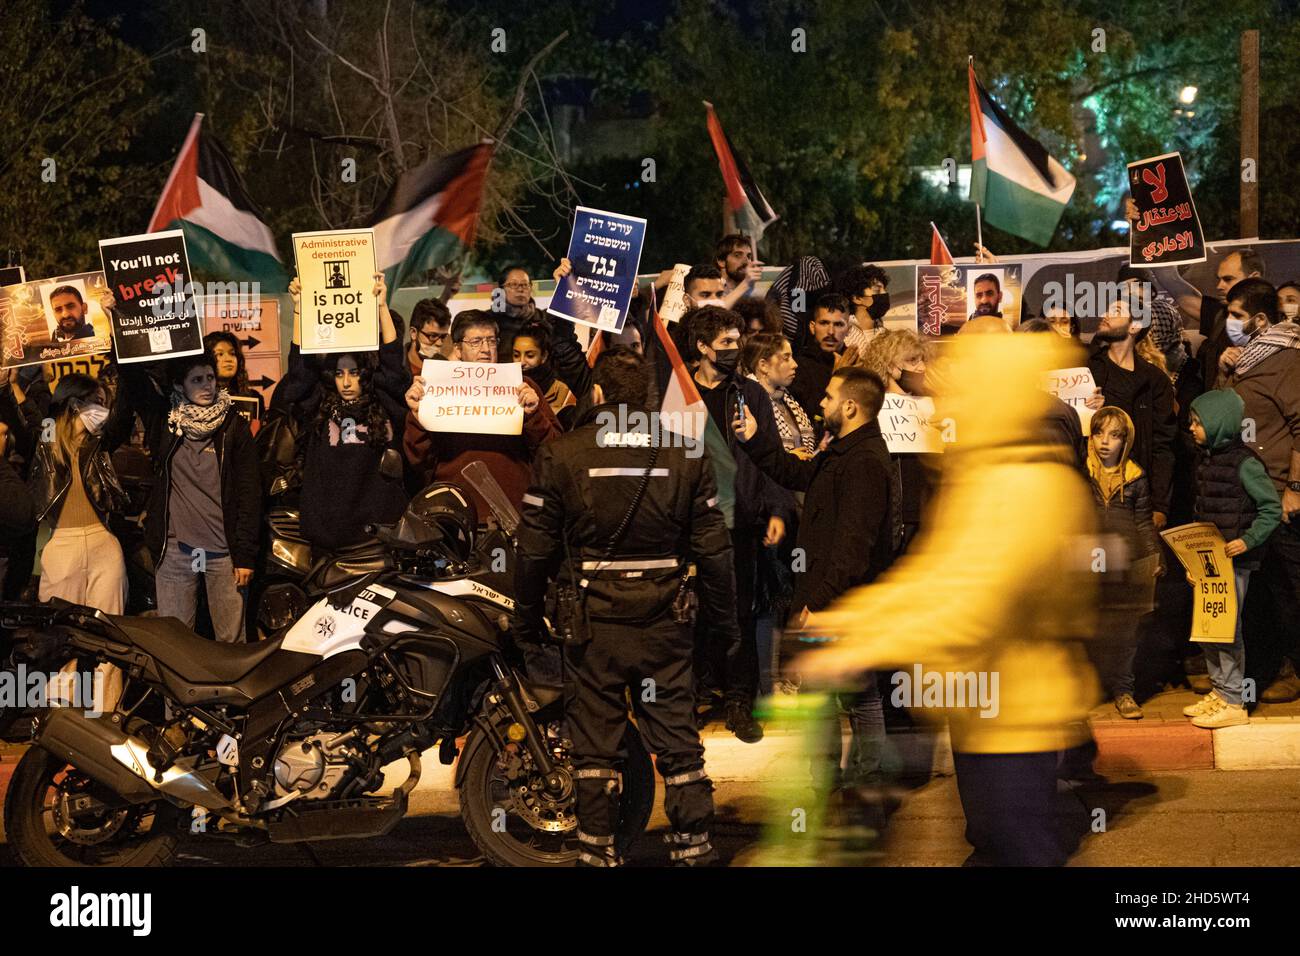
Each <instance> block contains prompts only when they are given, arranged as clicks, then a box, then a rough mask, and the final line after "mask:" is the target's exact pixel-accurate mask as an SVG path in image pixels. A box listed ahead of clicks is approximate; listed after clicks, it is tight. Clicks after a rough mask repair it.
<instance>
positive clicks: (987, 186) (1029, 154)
mask: <svg viewBox="0 0 1300 956" xmlns="http://www.w3.org/2000/svg"><path fill="white" fill-rule="evenodd" d="M967 69H968V71H969V74H970V141H971V166H972V169H971V178H970V198H971V202H973V203H975V204H976V207H977V208H976V216H978V215H979V207H982V208H983V212H984V218H986V219H988V221H989V222H991V223H992V224H993V225H995V226H997V227H998V228H999V229H1004V230H1006V231H1007V232H1009V233H1011V234H1012V235H1014V236H1020V237H1021V238H1022V239H1028V240H1029V241H1030V242H1033V243H1037V244H1038V245H1040V246H1045V245H1047V244H1048V243H1049V242H1051V241H1052V233H1054V232H1056V224H1057V223H1058V222H1060V220H1061V213H1062V212H1064V211H1065V206H1066V204H1067V203H1068V202H1069V201H1070V196H1072V195H1073V194H1074V177H1073V176H1071V175H1070V174H1069V173H1067V172H1066V171H1065V167H1064V166H1062V165H1061V164H1060V163H1058V162H1057V161H1056V160H1055V159H1053V158H1052V157H1051V156H1049V155H1048V154H1047V150H1046V149H1045V148H1044V147H1043V145H1042V143H1040V142H1038V141H1037V140H1036V139H1034V138H1033V137H1031V136H1030V135H1029V134H1028V133H1026V132H1025V131H1024V130H1022V129H1021V128H1020V127H1019V126H1017V125H1016V124H1015V122H1014V121H1013V120H1012V119H1011V117H1010V116H1008V115H1007V112H1006V110H1004V109H1003V108H1002V107H1001V106H999V105H998V104H997V103H995V102H994V101H993V98H992V97H991V96H989V94H988V91H987V90H985V89H984V86H983V85H982V84H981V83H980V81H979V77H977V76H976V75H975V60H974V57H972V58H971V59H970V61H969V62H968V63H967ZM980 241H981V243H982V242H983V239H982V238H981V240H980Z"/></svg>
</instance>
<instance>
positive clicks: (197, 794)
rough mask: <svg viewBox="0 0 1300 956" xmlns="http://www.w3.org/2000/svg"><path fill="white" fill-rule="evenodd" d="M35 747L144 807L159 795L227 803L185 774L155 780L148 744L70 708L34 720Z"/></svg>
mask: <svg viewBox="0 0 1300 956" xmlns="http://www.w3.org/2000/svg"><path fill="white" fill-rule="evenodd" d="M36 745H37V746H38V747H41V748H42V749H43V750H47V751H49V752H50V753H51V754H53V755H54V756H56V757H58V758H60V759H62V760H66V761H67V762H68V763H70V764H72V765H73V766H74V767H76V768H77V769H78V770H80V771H81V772H82V773H84V774H86V775H87V776H89V777H90V778H91V779H92V780H95V781H96V782H98V783H101V784H103V785H104V786H106V787H108V788H109V789H110V790H112V791H113V792H114V793H116V794H118V795H119V796H120V797H122V799H123V800H126V801H127V802H128V803H147V802H148V801H150V800H154V799H157V795H158V794H159V793H164V794H166V795H168V796H171V797H175V798H176V799H177V800H181V801H183V802H185V803H192V804H196V805H198V806H201V807H204V808H206V809H208V810H224V809H226V808H228V807H229V806H230V801H229V800H227V799H226V798H225V796H223V795H222V794H221V792H220V791H219V790H217V789H216V788H215V787H213V786H212V784H210V783H208V781H206V780H204V779H203V778H202V777H200V776H198V774H195V773H194V772H192V771H190V770H186V769H184V768H182V767H178V766H172V767H169V768H168V769H167V770H164V771H163V773H162V779H161V781H155V779H154V772H153V770H152V768H151V767H150V766H149V761H148V759H147V755H148V753H149V745H148V744H146V743H145V742H144V741H143V740H139V739H137V738H135V737H128V736H127V735H126V734H124V733H122V731H120V730H119V729H118V728H117V727H116V726H114V725H113V724H112V723H111V722H110V721H108V720H106V719H103V718H97V719H94V720H92V719H90V718H89V717H87V716H85V714H83V713H82V712H81V711H79V710H74V709H73V708H71V707H53V708H51V709H49V710H48V711H46V712H45V714H44V716H42V717H41V718H40V720H39V722H38V726H37V731H36Z"/></svg>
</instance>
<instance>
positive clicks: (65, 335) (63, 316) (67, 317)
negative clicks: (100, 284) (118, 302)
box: [50, 285, 95, 342]
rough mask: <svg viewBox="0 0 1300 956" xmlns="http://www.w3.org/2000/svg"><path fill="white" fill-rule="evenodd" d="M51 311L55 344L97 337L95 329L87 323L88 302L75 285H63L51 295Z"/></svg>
mask: <svg viewBox="0 0 1300 956" xmlns="http://www.w3.org/2000/svg"><path fill="white" fill-rule="evenodd" d="M50 310H51V311H52V312H53V313H54V321H55V322H56V323H58V324H57V325H56V326H55V329H54V336H53V339H52V341H54V342H71V341H72V340H73V339H90V338H94V337H95V327H94V326H93V325H91V324H90V323H89V322H87V321H86V300H85V299H83V298H82V297H81V291H80V290H79V289H78V288H77V287H76V286H75V285H61V286H59V287H58V288H57V289H55V290H54V291H53V292H51V293H50Z"/></svg>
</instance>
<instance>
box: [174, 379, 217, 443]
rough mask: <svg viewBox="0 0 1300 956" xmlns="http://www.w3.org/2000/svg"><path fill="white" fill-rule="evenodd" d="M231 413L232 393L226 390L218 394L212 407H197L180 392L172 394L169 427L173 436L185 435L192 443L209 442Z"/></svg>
mask: <svg viewBox="0 0 1300 956" xmlns="http://www.w3.org/2000/svg"><path fill="white" fill-rule="evenodd" d="M229 411H230V393H229V392H227V391H226V390H225V389H224V388H223V389H221V391H219V392H217V399H216V401H214V402H213V403H212V404H211V405H195V404H194V403H193V402H187V401H186V400H185V399H184V397H183V396H181V395H180V394H179V393H178V392H172V410H171V411H170V412H169V413H168V414H167V427H168V429H169V430H170V431H171V432H172V434H174V435H184V436H185V437H186V438H188V439H189V440H190V441H207V440H208V439H209V438H211V437H212V433H213V432H215V431H216V430H217V429H218V428H220V427H221V423H222V422H224V421H225V420H226V414H227V413H228V412H229Z"/></svg>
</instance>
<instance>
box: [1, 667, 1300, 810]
mask: <svg viewBox="0 0 1300 956" xmlns="http://www.w3.org/2000/svg"><path fill="white" fill-rule="evenodd" d="M1196 699H1197V695H1196V694H1194V693H1193V692H1192V691H1190V690H1176V691H1166V692H1164V693H1161V694H1158V695H1156V696H1155V697H1152V698H1151V699H1149V700H1147V701H1144V702H1143V704H1142V709H1143V711H1144V712H1145V714H1146V716H1145V717H1144V718H1143V719H1142V720H1125V719H1123V718H1122V717H1120V716H1119V714H1118V713H1116V711H1115V708H1114V707H1113V706H1111V705H1110V704H1109V703H1106V704H1104V705H1100V706H1098V707H1096V708H1095V709H1094V710H1093V711H1092V714H1091V716H1090V720H1091V723H1092V730H1093V735H1094V737H1095V738H1096V741H1097V749H1098V756H1097V762H1096V769H1097V772H1098V773H1101V774H1103V775H1104V774H1123V773H1144V772H1149V771H1159V770H1286V769H1300V701H1297V702H1295V703H1290V704H1261V705H1259V706H1258V707H1256V709H1255V711H1254V714H1253V715H1252V716H1251V719H1250V723H1249V724H1243V725H1242V726H1240V727H1226V728H1224V729H1222V730H1213V731H1211V730H1201V729H1200V728H1197V727H1193V726H1192V724H1191V722H1190V721H1189V720H1188V719H1187V718H1186V717H1184V716H1183V715H1182V709H1183V707H1185V706H1186V705H1187V704H1190V703H1192V702H1193V701H1195V700H1196ZM703 738H704V747H705V762H706V765H707V767H708V771H709V776H710V777H712V778H713V779H714V780H715V781H718V782H723V781H727V782H748V781H753V782H758V781H765V780H767V781H770V780H775V779H778V778H779V777H780V775H781V774H782V773H790V772H794V773H804V772H805V768H806V766H807V758H806V757H805V756H804V753H803V741H802V739H801V738H800V736H799V735H798V734H795V733H783V732H779V731H769V733H768V734H767V736H766V737H764V738H763V740H761V741H760V742H758V743H756V744H746V743H742V742H741V741H739V740H737V739H736V738H735V737H734V736H733V735H732V734H730V733H728V732H727V731H726V730H724V729H723V728H722V725H721V723H720V722H719V723H714V724H710V725H709V728H708V729H707V730H706V731H705V732H704V734H703ZM889 741H890V749H889V754H888V756H887V758H886V759H887V764H888V769H889V770H890V771H892V772H893V773H895V774H899V775H906V776H947V775H950V774H951V773H952V772H953V766H952V748H951V746H950V744H949V741H948V734H947V731H946V730H945V731H939V732H935V731H931V730H913V731H908V732H899V733H891V734H890V738H889ZM846 743H847V741H846ZM25 749H26V748H25V747H22V746H18V745H14V744H0V798H2V797H3V793H4V791H5V789H6V787H7V785H8V782H9V777H10V776H11V775H12V773H13V768H14V765H15V764H16V763H17V761H18V758H19V757H20V756H22V752H23V750H25ZM422 763H423V773H422V776H421V778H420V783H419V787H418V789H420V790H450V789H452V780H453V775H454V772H455V766H454V765H453V766H450V767H448V766H444V765H443V764H441V763H439V762H438V754H437V751H436V750H430V751H428V752H426V753H425V754H424V757H423V761H422ZM406 768H407V765H406V762H405V761H400V762H398V763H396V764H393V765H392V766H391V767H389V768H388V770H387V773H386V777H387V778H388V781H389V783H390V784H391V785H393V786H396V785H397V784H398V783H400V782H401V781H402V780H403V779H405V777H406V773H407V769H406Z"/></svg>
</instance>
